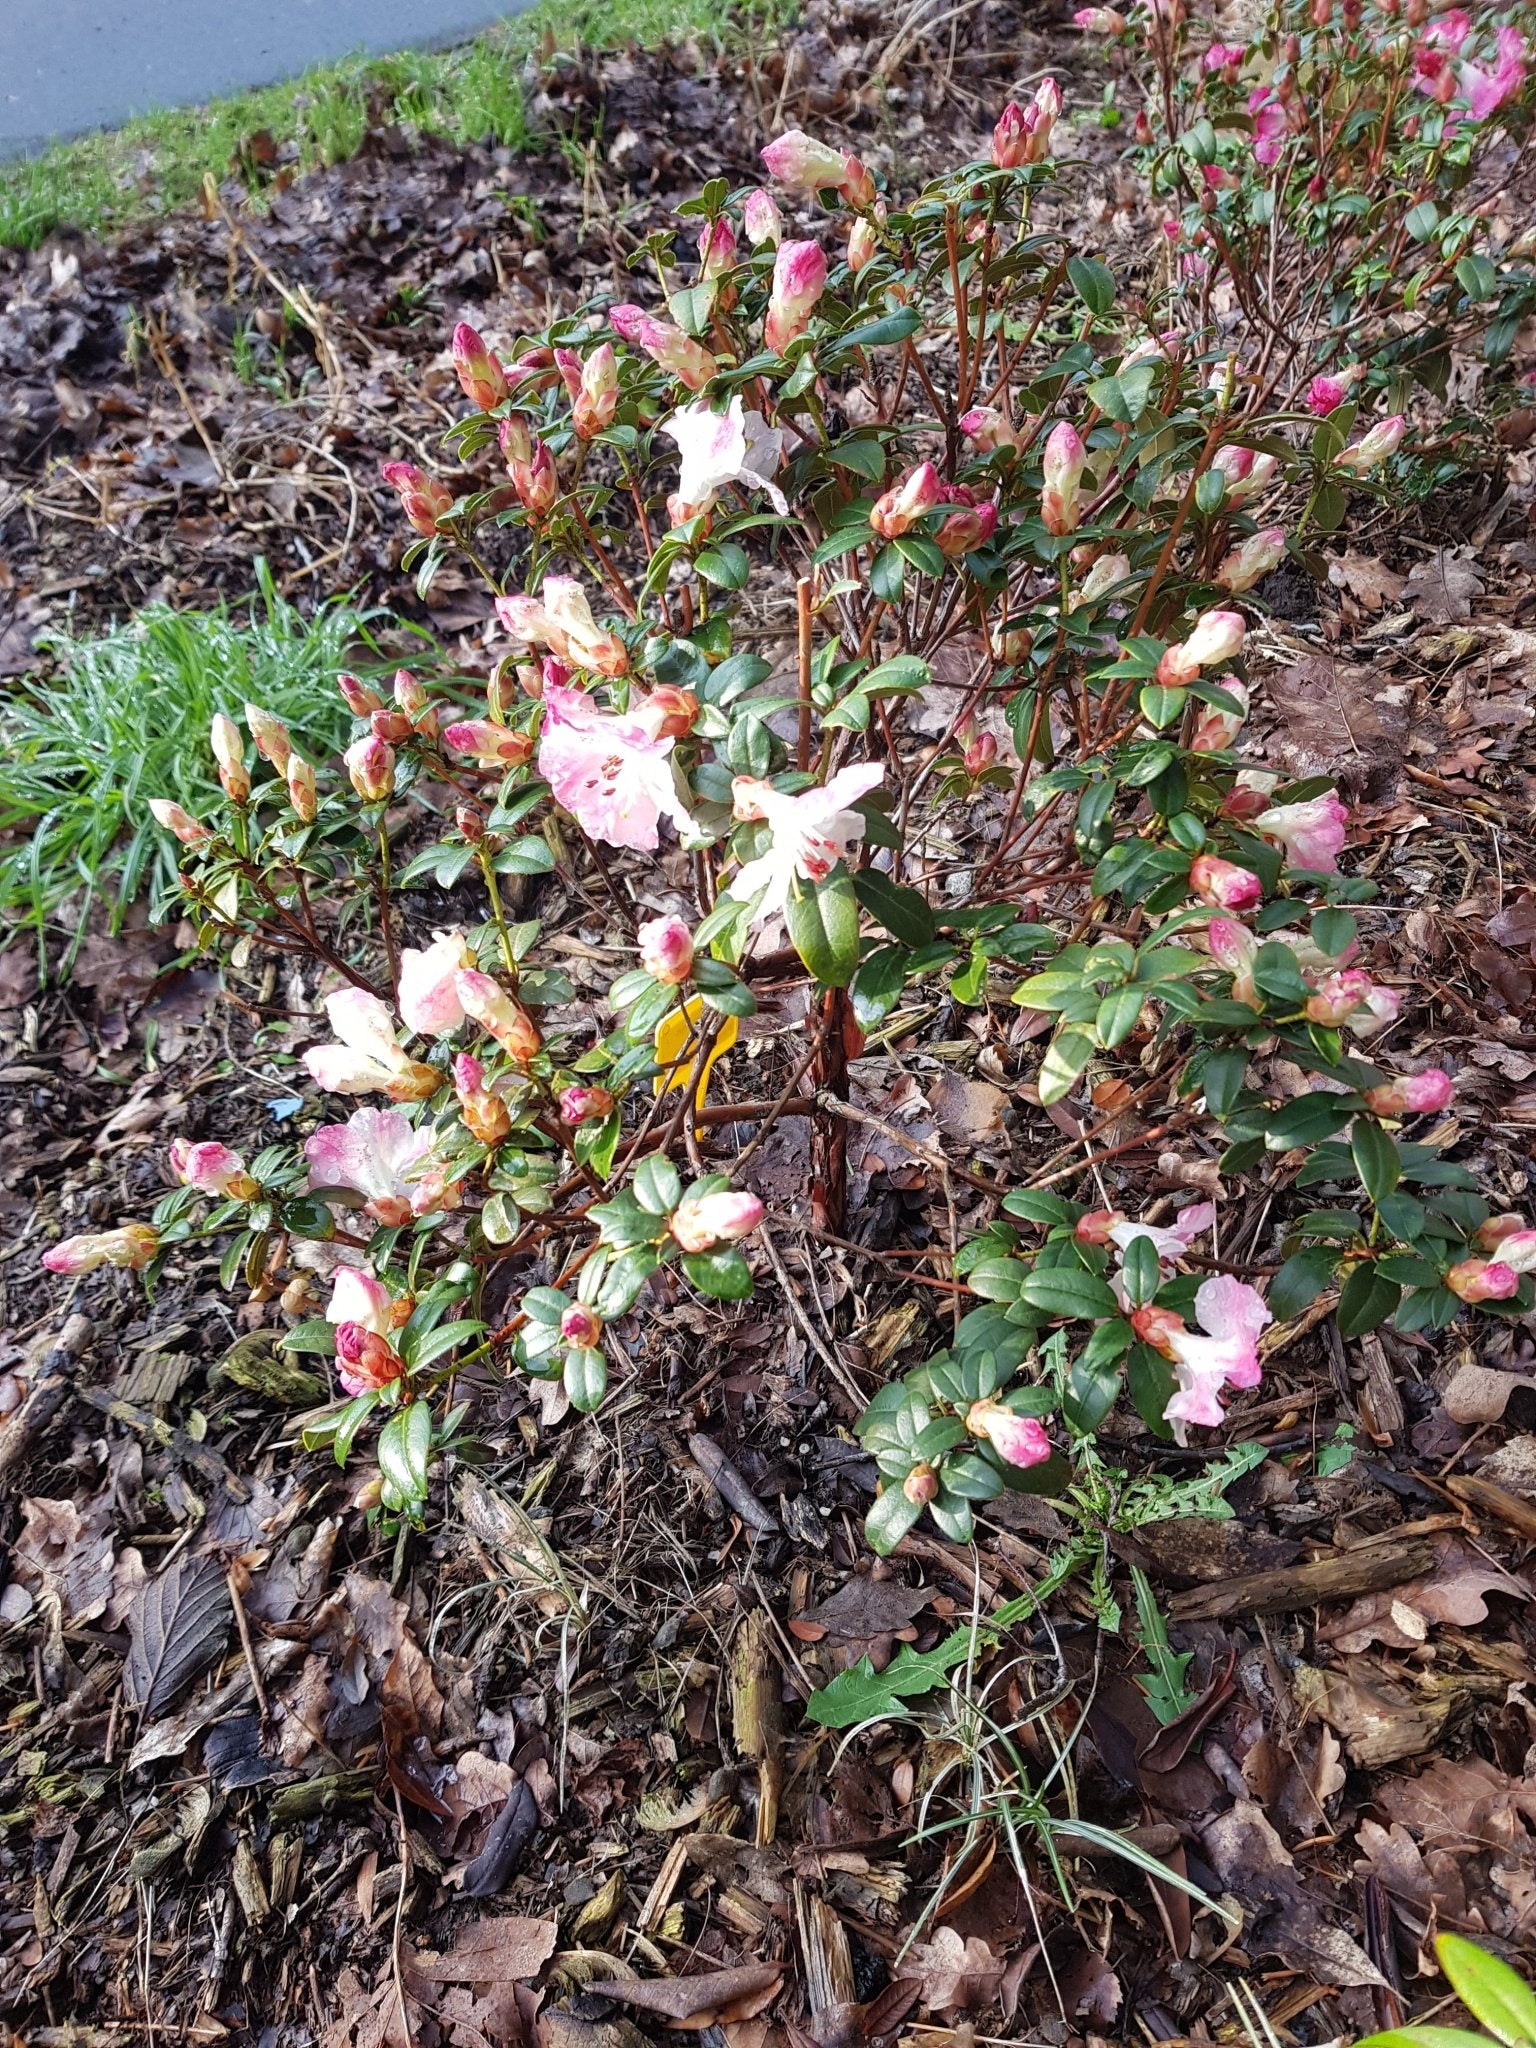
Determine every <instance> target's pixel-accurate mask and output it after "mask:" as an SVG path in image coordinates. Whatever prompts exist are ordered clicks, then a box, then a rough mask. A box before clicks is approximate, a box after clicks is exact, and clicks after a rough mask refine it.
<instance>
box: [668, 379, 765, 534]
mask: <svg viewBox="0 0 1536 2048" xmlns="http://www.w3.org/2000/svg"><path fill="white" fill-rule="evenodd" d="M661 431H662V432H663V433H664V434H665V435H666V436H667V438H668V440H670V441H675V442H676V443H677V452H678V455H679V457H680V458H681V465H680V472H679V476H678V485H677V494H678V496H679V497H680V498H681V499H682V500H683V502H684V504H685V505H687V507H688V512H689V517H690V518H691V517H693V516H694V515H696V514H697V513H700V512H703V511H706V510H707V509H708V508H709V507H710V506H711V505H713V504H714V502H715V500H716V498H718V497H719V495H720V493H721V491H723V490H724V489H725V487H726V485H727V484H742V485H746V486H750V487H751V488H752V489H755V490H760V491H766V492H767V494H768V497H769V501H770V502H771V503H772V505H773V508H774V510H775V511H776V512H780V513H787V512H788V510H789V505H788V502H787V501H786V499H785V496H784V493H783V492H782V491H781V490H780V489H779V487H778V485H777V484H776V483H775V482H774V480H773V479H774V475H775V473H776V471H777V470H778V467H779V463H780V460H781V458H782V454H783V448H784V435H783V433H782V432H781V431H780V429H779V428H777V427H770V426H769V424H768V422H767V421H766V420H765V419H764V418H763V416H762V414H761V413H758V412H748V411H747V410H746V408H745V407H744V406H743V404H742V401H741V394H740V392H736V393H735V394H733V396H732V398H731V402H730V404H729V405H728V406H727V407H726V408H725V411H724V412H713V411H711V409H710V407H709V406H708V405H707V404H706V403H705V401H704V400H703V399H699V400H698V401H696V402H695V403H694V404H693V405H688V406H684V407H683V408H682V409H681V411H679V412H675V413H673V415H672V417H671V418H670V419H669V420H663V422H662V426H661Z"/></svg>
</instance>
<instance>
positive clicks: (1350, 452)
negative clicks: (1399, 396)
mask: <svg viewBox="0 0 1536 2048" xmlns="http://www.w3.org/2000/svg"><path fill="white" fill-rule="evenodd" d="M1407 427H1408V422H1407V420H1406V419H1404V417H1403V415H1402V414H1401V413H1400V412H1397V413H1393V415H1392V417H1391V418H1390V419H1386V420H1381V421H1379V422H1378V423H1377V424H1376V425H1375V426H1374V427H1372V428H1371V429H1370V431H1369V432H1368V433H1366V434H1362V435H1361V437H1360V439H1359V440H1358V441H1355V442H1353V443H1352V444H1351V445H1350V446H1349V447H1348V448H1341V449H1340V450H1339V452H1338V454H1337V455H1336V456H1335V457H1334V458H1333V466H1334V468H1335V469H1347V470H1348V471H1349V472H1350V474H1351V475H1352V476H1368V475H1369V474H1370V472H1371V471H1372V470H1373V469H1376V468H1378V467H1379V465H1380V464H1382V463H1383V462H1385V461H1386V459H1387V457H1388V456H1389V455H1395V454H1396V453H1397V450H1398V447H1399V446H1400V444H1401V442H1402V438H1403V435H1404V433H1405V432H1406V431H1407Z"/></svg>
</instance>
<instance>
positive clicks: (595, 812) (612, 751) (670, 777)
mask: <svg viewBox="0 0 1536 2048" xmlns="http://www.w3.org/2000/svg"><path fill="white" fill-rule="evenodd" d="M673 744H674V743H673V741H672V740H671V739H670V738H665V739H664V738H660V737H658V736H657V734H656V733H655V732H654V730H653V729H652V727H651V725H650V724H649V723H648V722H647V721H646V720H645V719H644V718H643V717H639V716H636V715H635V714H634V713H633V712H631V713H619V712H606V711H599V710H598V709H597V708H596V706H595V705H593V703H592V702H591V700H590V699H589V698H587V697H585V696H583V695H582V693H581V691H580V690H565V689H560V688H558V687H556V686H555V685H553V684H549V685H546V686H545V690H544V730H543V734H542V736H541V738H540V740H539V773H540V774H541V775H542V776H543V777H544V778H545V780H546V781H547V782H548V783H549V786H550V788H551V790H552V791H553V792H554V797H555V801H556V803H558V804H561V805H562V806H563V807H564V808H565V809H566V810H568V811H569V812H570V814H571V816H572V817H573V818H574V819H575V820H576V822H577V824H578V825H580V827H581V828H582V830H583V831H584V832H586V833H589V834H590V835H591V837H592V838H594V839H600V840H601V841H602V842H603V844H604V845H605V846H627V847H629V848H630V849H632V851H634V852H636V853H653V852H654V851H655V850H656V848H657V846H658V845H659V844H660V843H661V831H660V821H661V819H662V818H670V819H671V820H672V822H673V824H674V825H675V826H676V827H677V829H678V831H679V832H684V833H686V832H690V831H691V829H692V825H693V819H692V817H691V816H690V814H689V811H688V807H687V805H686V804H685V803H684V801H683V798H682V796H681V794H680V793H679V789H678V784H677V777H676V774H675V772H674V770H673V767H672V761H671V754H672V748H673Z"/></svg>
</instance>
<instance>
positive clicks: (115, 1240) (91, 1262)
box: [42, 1223, 160, 1277]
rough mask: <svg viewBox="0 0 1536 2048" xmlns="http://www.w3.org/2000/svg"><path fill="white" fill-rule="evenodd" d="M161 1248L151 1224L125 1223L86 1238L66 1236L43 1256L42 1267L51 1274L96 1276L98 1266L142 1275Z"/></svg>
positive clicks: (157, 1234) (90, 1234) (93, 1233)
mask: <svg viewBox="0 0 1536 2048" xmlns="http://www.w3.org/2000/svg"><path fill="white" fill-rule="evenodd" d="M159 1249H160V1237H159V1233H158V1232H157V1231H156V1230H155V1228H154V1226H153V1225H152V1224H149V1223H125V1224H123V1225H122V1227H121V1228H120V1229H118V1230H102V1231H95V1232H92V1233H89V1234H88V1235H86V1236H84V1237H67V1238H65V1240H64V1242H63V1243H62V1244H56V1245H54V1246H52V1247H51V1249H50V1250H48V1251H46V1252H44V1253H43V1256H42V1264H43V1265H45V1266H46V1267H47V1269H48V1271H49V1272H50V1273H68V1274H70V1275H71V1276H72V1277H73V1276H74V1275H77V1274H80V1273H94V1272H95V1270H96V1268H97V1267H98V1266H116V1267H118V1268H119V1269H120V1270H126V1271H129V1272H133V1273H141V1272H143V1270H144V1268H145V1267H146V1266H147V1265H149V1263H150V1262H151V1260H152V1259H153V1258H154V1256H155V1254H156V1253H157V1252H158V1251H159Z"/></svg>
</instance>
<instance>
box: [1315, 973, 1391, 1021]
mask: <svg viewBox="0 0 1536 2048" xmlns="http://www.w3.org/2000/svg"><path fill="white" fill-rule="evenodd" d="M1401 1008H1402V997H1401V996H1399V995H1398V993H1397V991H1396V989H1391V988H1383V987H1381V986H1380V985H1379V984H1378V983H1377V982H1374V981H1372V979H1371V977H1370V976H1369V975H1368V974H1367V973H1366V971H1365V969H1364V968H1363V967H1344V968H1340V969H1338V970H1337V971H1336V972H1335V973H1333V974H1329V975H1325V976H1324V977H1323V979H1322V980H1321V981H1320V982H1319V983H1318V984H1317V989H1316V991H1315V993H1314V994H1312V995H1311V996H1309V997H1308V998H1307V1016H1308V1017H1309V1018H1310V1020H1311V1021H1312V1022H1313V1023H1314V1024H1326V1025H1329V1026H1331V1027H1333V1028H1335V1029H1336V1028H1337V1027H1339V1026H1340V1025H1342V1026H1343V1027H1344V1028H1345V1029H1346V1030H1348V1031H1350V1032H1352V1033H1353V1034H1354V1036H1355V1037H1356V1038H1374V1037H1375V1036H1376V1034H1377V1032H1378V1031H1385V1030H1386V1028H1387V1026H1388V1025H1389V1024H1395V1023H1396V1022H1397V1015H1398V1011H1399V1010H1400V1009H1401Z"/></svg>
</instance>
